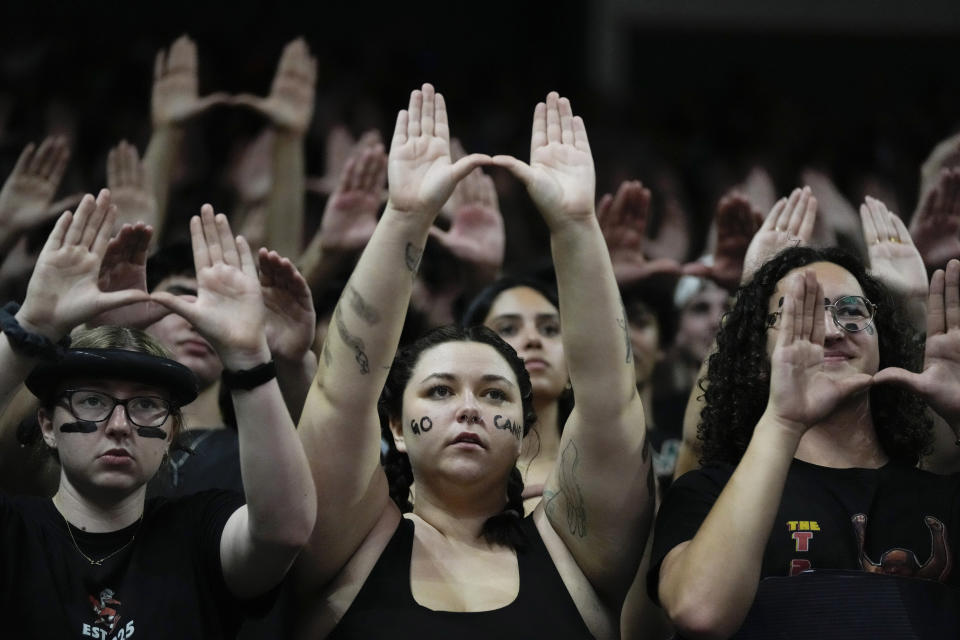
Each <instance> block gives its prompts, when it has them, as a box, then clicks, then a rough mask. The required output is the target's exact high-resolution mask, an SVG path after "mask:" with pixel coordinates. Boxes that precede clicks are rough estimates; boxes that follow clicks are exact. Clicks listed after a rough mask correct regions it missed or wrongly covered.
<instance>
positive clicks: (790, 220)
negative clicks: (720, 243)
mask: <svg viewBox="0 0 960 640" xmlns="http://www.w3.org/2000/svg"><path fill="white" fill-rule="evenodd" d="M816 221H817V199H816V198H814V197H813V194H812V193H811V191H810V187H804V188H803V189H794V190H793V193H791V194H790V197H789V198H781V199H780V200H778V201H777V203H776V204H775V205H773V209H771V210H770V213H768V214H767V217H766V219H765V220H764V221H763V224H762V225H761V226H760V230H759V231H757V233H756V234H754V236H753V240H751V241H750V246H749V247H747V254H746V256H744V259H743V282H748V281H749V280H750V279H751V278H753V274H754V273H756V271H757V269H759V268H760V267H761V266H762V265H763V263H764V262H766V261H767V260H769V259H770V258H772V257H773V256H775V255H776V254H777V253H778V252H779V251H781V250H782V249H785V248H787V247H794V246H802V245H805V244H807V243H808V242H810V236H811V235H812V234H813V227H814V225H815V224H816Z"/></svg>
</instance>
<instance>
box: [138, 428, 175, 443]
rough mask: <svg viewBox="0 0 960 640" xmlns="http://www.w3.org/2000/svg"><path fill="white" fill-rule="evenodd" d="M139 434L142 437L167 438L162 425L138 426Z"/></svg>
mask: <svg viewBox="0 0 960 640" xmlns="http://www.w3.org/2000/svg"><path fill="white" fill-rule="evenodd" d="M136 429H137V435H139V436H140V437H141V438H160V439H161V440H164V439H166V437H167V434H166V432H165V431H164V430H163V429H161V428H160V427H136Z"/></svg>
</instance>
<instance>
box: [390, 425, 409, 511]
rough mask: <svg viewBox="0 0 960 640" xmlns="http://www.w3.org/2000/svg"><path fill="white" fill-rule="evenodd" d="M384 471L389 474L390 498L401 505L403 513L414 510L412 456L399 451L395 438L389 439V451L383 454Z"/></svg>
mask: <svg viewBox="0 0 960 640" xmlns="http://www.w3.org/2000/svg"><path fill="white" fill-rule="evenodd" d="M383 471H384V473H386V474H387V484H388V485H389V487H390V499H391V500H393V501H394V502H395V503H396V505H397V506H398V507H400V511H401V512H402V513H409V512H411V511H413V503H412V502H410V487H411V486H413V469H412V468H411V467H410V458H408V457H407V454H405V453H401V452H400V451H397V448H396V447H395V446H394V445H393V440H388V441H387V452H386V454H384V456H383Z"/></svg>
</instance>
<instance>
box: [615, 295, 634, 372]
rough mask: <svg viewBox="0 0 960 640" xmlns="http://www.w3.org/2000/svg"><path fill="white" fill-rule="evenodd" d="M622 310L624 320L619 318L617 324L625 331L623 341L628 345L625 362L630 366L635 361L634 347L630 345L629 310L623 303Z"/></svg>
mask: <svg viewBox="0 0 960 640" xmlns="http://www.w3.org/2000/svg"><path fill="white" fill-rule="evenodd" d="M620 309H621V310H622V311H623V318H617V324H618V325H620V328H621V329H623V341H624V342H625V343H626V345H627V359H626V361H625V362H626V363H627V364H630V362H631V361H632V360H633V345H632V344H631V343H630V325H629V323H628V322H627V308H626V307H624V306H623V303H621V304H620Z"/></svg>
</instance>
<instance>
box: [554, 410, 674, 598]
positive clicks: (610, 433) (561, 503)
mask: <svg viewBox="0 0 960 640" xmlns="http://www.w3.org/2000/svg"><path fill="white" fill-rule="evenodd" d="M645 430H646V426H645V424H644V417H643V407H642V405H641V403H640V400H639V397H638V396H637V397H636V398H635V399H634V400H633V401H631V402H629V403H628V404H627V406H626V410H625V411H624V412H623V414H622V416H619V417H618V418H617V419H616V420H614V421H610V422H607V423H602V422H594V423H592V424H587V423H586V422H585V421H584V416H582V415H580V414H579V412H578V410H577V408H576V407H575V408H574V410H573V412H572V413H571V415H570V418H569V419H568V421H567V424H566V425H565V427H564V432H563V437H562V439H561V442H560V455H559V457H558V459H557V463H556V465H555V467H554V469H553V471H552V473H551V474H550V477H549V478H548V480H547V483H546V486H545V488H544V494H543V502H542V505H543V508H544V510H545V512H546V514H547V517H548V519H549V521H550V524H551V525H552V527H553V528H554V530H555V531H556V532H557V534H558V535H559V536H560V537H561V539H563V541H564V543H565V544H566V546H567V548H568V549H569V550H570V553H571V554H572V555H573V557H574V558H575V559H576V561H577V564H578V565H579V566H580V568H581V570H582V571H583V572H584V574H585V575H586V576H587V578H588V579H589V580H590V582H591V584H593V586H594V588H595V589H596V590H597V591H598V592H599V593H600V594H601V595H602V596H603V597H604V598H605V600H607V601H608V602H609V603H610V604H616V605H617V606H619V604H620V601H621V600H622V598H623V597H624V596H625V594H626V592H627V590H628V589H629V587H630V584H631V582H632V581H633V578H634V577H635V575H636V570H637V566H638V564H639V561H640V557H641V555H642V553H643V548H644V544H645V543H646V539H647V535H648V534H649V530H650V525H651V522H652V520H653V506H654V494H655V487H654V480H653V466H652V460H651V455H650V450H649V448H648V446H647V442H646V437H645V435H646V434H645Z"/></svg>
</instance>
